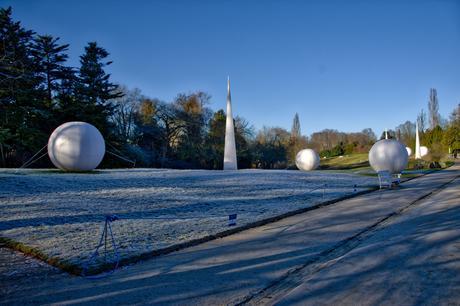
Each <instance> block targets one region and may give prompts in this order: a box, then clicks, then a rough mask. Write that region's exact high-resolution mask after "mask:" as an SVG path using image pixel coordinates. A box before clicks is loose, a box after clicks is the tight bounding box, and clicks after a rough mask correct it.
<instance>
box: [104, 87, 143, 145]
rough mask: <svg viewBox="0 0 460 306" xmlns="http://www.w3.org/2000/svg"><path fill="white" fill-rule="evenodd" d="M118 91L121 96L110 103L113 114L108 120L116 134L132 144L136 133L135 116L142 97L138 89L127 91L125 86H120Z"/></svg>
mask: <svg viewBox="0 0 460 306" xmlns="http://www.w3.org/2000/svg"><path fill="white" fill-rule="evenodd" d="M118 91H119V92H120V93H121V95H122V96H121V97H118V98H115V99H113V100H112V101H111V102H112V105H113V106H114V112H113V115H112V116H111V118H110V119H111V120H112V122H113V123H114V124H115V130H116V132H117V134H118V135H120V136H121V138H122V139H124V140H126V141H127V142H132V141H133V139H134V138H135V133H136V124H135V120H136V114H137V113H138V110H139V107H140V105H141V101H142V100H143V99H144V97H143V96H142V94H141V91H140V89H138V88H135V89H133V90H129V89H128V88H127V87H126V86H120V87H119V89H118Z"/></svg>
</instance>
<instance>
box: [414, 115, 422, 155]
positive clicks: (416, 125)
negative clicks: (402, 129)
mask: <svg viewBox="0 0 460 306" xmlns="http://www.w3.org/2000/svg"><path fill="white" fill-rule="evenodd" d="M421 158H422V154H421V152H420V137H419V135H418V121H415V159H421Z"/></svg>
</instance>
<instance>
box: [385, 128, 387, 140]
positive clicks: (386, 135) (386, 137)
mask: <svg viewBox="0 0 460 306" xmlns="http://www.w3.org/2000/svg"><path fill="white" fill-rule="evenodd" d="M385 139H388V130H387V129H385Z"/></svg>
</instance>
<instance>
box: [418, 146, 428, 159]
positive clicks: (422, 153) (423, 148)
mask: <svg viewBox="0 0 460 306" xmlns="http://www.w3.org/2000/svg"><path fill="white" fill-rule="evenodd" d="M428 152H429V150H428V148H427V147H425V146H421V147H420V156H421V157H423V156H425V155H427V154H428Z"/></svg>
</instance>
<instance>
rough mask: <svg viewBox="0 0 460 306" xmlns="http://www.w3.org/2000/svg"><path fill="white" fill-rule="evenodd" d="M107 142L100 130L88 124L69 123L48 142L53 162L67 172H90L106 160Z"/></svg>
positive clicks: (60, 127)
mask: <svg viewBox="0 0 460 306" xmlns="http://www.w3.org/2000/svg"><path fill="white" fill-rule="evenodd" d="M104 154H105V142H104V138H103V137H102V135H101V133H100V132H99V130H98V129H97V128H96V127H94V126H93V125H91V124H89V123H86V122H79V121H73V122H67V123H64V124H62V125H60V126H59V127H57V128H56V129H55V130H54V131H53V133H52V134H51V136H50V138H49V140H48V155H49V157H50V159H51V162H52V163H53V164H54V165H55V166H56V167H58V168H59V169H62V170H65V171H89V170H93V169H94V168H96V167H97V166H98V165H99V164H100V163H101V161H102V158H104Z"/></svg>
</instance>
